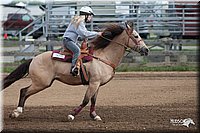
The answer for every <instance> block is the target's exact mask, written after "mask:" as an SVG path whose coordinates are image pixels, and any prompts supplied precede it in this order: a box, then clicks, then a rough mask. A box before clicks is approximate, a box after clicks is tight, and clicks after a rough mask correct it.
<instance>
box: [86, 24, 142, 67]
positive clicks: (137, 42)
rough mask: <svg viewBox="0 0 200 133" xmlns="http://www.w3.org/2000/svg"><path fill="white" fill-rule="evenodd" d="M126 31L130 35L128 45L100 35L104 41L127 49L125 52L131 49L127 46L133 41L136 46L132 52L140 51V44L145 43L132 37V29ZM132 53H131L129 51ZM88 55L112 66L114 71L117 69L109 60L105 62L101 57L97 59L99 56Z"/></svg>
mask: <svg viewBox="0 0 200 133" xmlns="http://www.w3.org/2000/svg"><path fill="white" fill-rule="evenodd" d="M125 30H126V33H127V35H128V41H126V43H127V44H123V43H119V42H116V41H113V40H111V39H108V38H106V37H104V36H102V35H100V36H101V37H102V38H103V39H105V40H108V41H110V42H113V43H116V44H118V45H121V46H123V47H124V48H125V50H127V49H130V48H129V47H128V46H127V45H128V44H129V40H130V39H131V40H132V41H133V42H134V43H135V44H136V45H135V46H134V47H133V48H131V49H132V50H134V51H136V50H138V51H139V49H140V48H139V43H140V42H141V41H143V40H142V39H140V40H138V41H137V40H136V37H133V36H132V30H130V29H128V28H127V29H125ZM129 52H130V51H129ZM88 55H90V56H92V57H93V58H95V59H97V60H99V61H102V62H104V63H105V64H107V65H109V66H111V67H112V68H113V70H115V68H116V65H115V64H113V63H112V62H110V61H108V60H104V59H101V58H99V57H97V56H94V55H91V54H88Z"/></svg>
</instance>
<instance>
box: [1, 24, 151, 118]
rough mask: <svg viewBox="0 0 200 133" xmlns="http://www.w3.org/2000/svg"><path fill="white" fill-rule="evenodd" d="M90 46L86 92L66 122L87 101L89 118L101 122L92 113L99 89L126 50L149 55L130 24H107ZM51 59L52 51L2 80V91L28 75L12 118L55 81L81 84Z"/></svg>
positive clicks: (66, 64) (67, 64) (112, 72)
mask: <svg viewBox="0 0 200 133" xmlns="http://www.w3.org/2000/svg"><path fill="white" fill-rule="evenodd" d="M104 33H109V34H104ZM91 43H92V44H93V47H94V54H93V55H91V56H92V57H93V58H94V59H93V60H92V61H90V62H88V63H84V64H85V67H86V69H87V71H88V75H89V84H88V88H87V90H86V93H85V97H84V99H83V101H82V103H81V104H80V106H78V107H77V108H75V109H74V110H72V112H71V113H70V114H69V115H68V120H71V121H72V120H74V118H75V116H76V115H77V114H78V113H79V112H80V111H81V110H82V109H83V108H84V107H85V106H86V105H87V104H88V102H89V101H90V100H91V106H90V117H91V118H92V119H93V120H96V121H98V120H101V118H100V116H98V115H97V113H96V111H95V103H96V97H97V94H98V91H99V87H100V86H102V85H105V84H106V83H108V82H109V81H110V80H111V79H112V78H113V76H114V74H115V68H116V67H117V66H118V65H119V64H120V61H121V60H122V58H123V55H124V54H125V50H126V49H131V50H133V51H136V52H138V53H140V54H141V55H145V56H146V55H148V52H149V49H148V47H147V46H146V44H145V43H144V41H143V40H142V38H141V37H140V36H139V34H138V33H137V32H136V31H135V30H134V27H133V24H132V23H130V24H128V23H125V24H124V25H123V26H122V25H120V24H110V25H109V26H108V27H107V28H105V29H104V31H103V34H102V36H98V37H97V38H95V39H94V40H93V41H92V42H91ZM51 55H52V51H47V52H44V53H41V54H39V55H37V56H35V57H34V58H33V59H30V60H28V61H26V62H24V63H22V64H21V65H20V66H18V68H16V69H15V70H14V71H13V72H11V73H10V74H9V75H8V76H7V77H5V78H4V79H3V83H2V85H3V86H2V90H3V89H5V88H6V87H8V86H9V85H11V84H12V83H14V82H15V81H17V80H19V79H21V78H23V77H24V75H27V74H29V77H30V78H31V80H32V83H31V84H30V85H29V86H27V87H25V88H22V89H21V90H20V98H19V103H18V106H17V108H16V109H15V110H13V112H12V113H11V114H10V117H11V118H17V117H18V116H19V115H20V114H22V112H23V111H24V110H23V108H24V105H25V101H26V100H27V98H28V97H30V96H31V95H33V94H36V93H38V92H40V91H42V90H44V89H46V88H47V87H50V86H51V84H52V83H53V81H54V80H59V81H61V82H63V83H65V84H68V85H81V84H82V82H81V79H80V76H77V77H73V76H72V75H71V74H70V67H71V63H66V62H61V61H57V60H53V59H52V58H51Z"/></svg>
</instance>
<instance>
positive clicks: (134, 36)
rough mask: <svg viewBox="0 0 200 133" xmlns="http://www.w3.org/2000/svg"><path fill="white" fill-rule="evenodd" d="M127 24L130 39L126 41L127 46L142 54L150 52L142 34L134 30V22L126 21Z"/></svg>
mask: <svg viewBox="0 0 200 133" xmlns="http://www.w3.org/2000/svg"><path fill="white" fill-rule="evenodd" d="M125 26H126V29H125V30H126V33H127V35H128V41H127V42H126V46H127V47H129V48H131V49H132V50H134V51H136V52H138V53H140V54H141V55H142V56H143V55H145V56H147V55H148V53H149V48H148V47H147V46H146V44H145V43H144V41H143V40H142V38H141V37H140V35H139V34H138V33H137V32H136V31H135V30H134V26H133V23H132V22H128V23H125Z"/></svg>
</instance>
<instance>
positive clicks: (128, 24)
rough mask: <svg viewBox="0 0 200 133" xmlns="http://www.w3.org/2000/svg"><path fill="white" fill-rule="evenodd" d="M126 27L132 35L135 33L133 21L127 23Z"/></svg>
mask: <svg viewBox="0 0 200 133" xmlns="http://www.w3.org/2000/svg"><path fill="white" fill-rule="evenodd" d="M125 25H126V28H127V29H128V31H129V33H130V34H131V33H132V32H133V22H131V21H128V22H125Z"/></svg>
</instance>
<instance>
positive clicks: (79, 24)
mask: <svg viewBox="0 0 200 133" xmlns="http://www.w3.org/2000/svg"><path fill="white" fill-rule="evenodd" d="M93 15H94V13H93V10H92V9H91V8H90V7H88V6H84V7H82V8H81V9H80V11H79V16H75V17H73V18H72V20H71V22H70V24H69V25H68V27H67V29H66V31H65V33H64V35H63V37H64V40H63V45H64V47H65V48H67V49H69V50H70V51H72V53H73V57H72V66H71V71H70V73H71V74H72V75H73V76H77V74H78V68H77V67H76V62H77V59H78V57H79V55H80V46H79V45H78V43H77V39H78V37H80V38H82V39H86V38H88V39H92V38H95V37H96V36H97V35H101V34H102V32H95V31H88V30H87V29H86V27H85V23H89V22H91V20H92V17H93Z"/></svg>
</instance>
